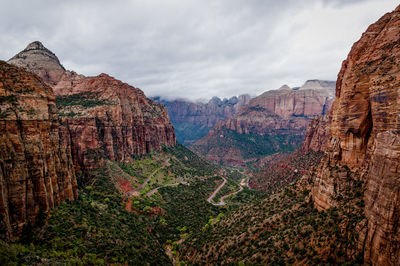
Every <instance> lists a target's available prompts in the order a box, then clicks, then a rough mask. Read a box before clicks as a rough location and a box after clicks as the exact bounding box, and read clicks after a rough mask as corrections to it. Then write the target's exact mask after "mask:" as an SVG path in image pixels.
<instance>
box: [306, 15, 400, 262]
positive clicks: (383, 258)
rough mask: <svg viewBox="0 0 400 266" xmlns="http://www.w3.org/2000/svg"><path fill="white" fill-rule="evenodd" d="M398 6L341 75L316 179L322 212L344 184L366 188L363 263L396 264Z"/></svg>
mask: <svg viewBox="0 0 400 266" xmlns="http://www.w3.org/2000/svg"><path fill="white" fill-rule="evenodd" d="M399 103H400V7H398V8H397V9H396V10H395V11H394V12H392V13H388V14H386V15H384V16H383V17H382V18H381V19H379V21H377V22H376V23H375V24H372V25H371V26H370V27H369V28H368V29H367V31H366V32H365V33H364V34H363V35H362V37H361V39H360V40H359V41H358V42H356V43H355V44H354V45H353V47H352V49H351V51H350V53H349V55H348V57H347V59H346V60H345V61H344V62H343V65H342V68H341V70H340V72H339V75H338V81H337V87H336V100H335V102H334V104H333V109H332V122H331V133H330V137H329V141H328V143H327V148H326V150H327V151H326V154H325V157H324V159H323V161H322V163H321V164H320V166H319V167H318V169H317V170H316V171H315V172H314V175H315V184H314V188H313V190H312V196H313V199H314V203H315V205H316V206H317V207H318V208H319V209H327V208H330V207H332V206H335V205H336V204H337V201H336V200H335V197H336V196H337V195H338V194H340V193H341V192H343V191H345V190H346V189H347V188H346V187H345V186H344V185H343V184H345V182H344V180H345V179H346V178H349V177H351V178H353V179H357V180H361V181H364V184H365V192H364V201H365V218H366V220H365V221H363V222H361V223H360V225H359V229H360V231H359V235H360V240H359V241H360V242H359V245H360V249H361V250H362V251H363V254H364V259H365V262H366V263H372V264H374V265H400V244H399V243H400V119H399V117H400V104H399Z"/></svg>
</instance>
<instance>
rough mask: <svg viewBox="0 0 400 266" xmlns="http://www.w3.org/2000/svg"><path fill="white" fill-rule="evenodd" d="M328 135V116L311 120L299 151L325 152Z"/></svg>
mask: <svg viewBox="0 0 400 266" xmlns="http://www.w3.org/2000/svg"><path fill="white" fill-rule="evenodd" d="M329 133H330V124H329V116H328V115H322V116H319V117H316V118H314V119H312V120H311V121H310V122H309V123H308V127H307V130H306V134H305V136H304V141H303V144H302V146H301V148H300V150H301V151H302V152H304V153H307V152H309V151H325V148H326V144H327V141H328V136H329Z"/></svg>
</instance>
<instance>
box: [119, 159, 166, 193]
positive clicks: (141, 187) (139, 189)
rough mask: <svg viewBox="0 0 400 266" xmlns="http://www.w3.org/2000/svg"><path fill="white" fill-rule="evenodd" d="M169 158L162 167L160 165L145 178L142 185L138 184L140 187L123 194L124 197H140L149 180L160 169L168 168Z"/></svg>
mask: <svg viewBox="0 0 400 266" xmlns="http://www.w3.org/2000/svg"><path fill="white" fill-rule="evenodd" d="M169 165H170V164H169V158H168V159H167V160H166V161H165V163H164V165H162V166H161V167H159V168H157V169H156V170H154V171H153V172H152V173H151V174H150V175H149V176H148V177H147V178H146V180H144V182H143V183H142V184H140V186H138V187H137V188H136V189H135V190H131V191H128V192H126V193H125V196H128V197H130V196H139V195H140V191H142V189H143V188H144V187H145V186H146V185H147V183H149V181H150V180H151V178H152V177H153V176H154V175H155V174H156V173H157V172H158V171H159V170H161V169H163V168H165V167H167V166H169Z"/></svg>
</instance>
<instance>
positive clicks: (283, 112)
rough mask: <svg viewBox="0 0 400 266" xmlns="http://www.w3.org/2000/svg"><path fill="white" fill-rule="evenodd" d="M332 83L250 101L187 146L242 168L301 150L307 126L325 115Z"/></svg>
mask: <svg viewBox="0 0 400 266" xmlns="http://www.w3.org/2000/svg"><path fill="white" fill-rule="evenodd" d="M334 85H335V82H329V81H319V80H310V81H307V82H306V83H305V84H304V85H303V86H302V87H300V88H295V89H291V88H289V87H288V86H286V85H285V86H282V87H281V88H280V89H278V90H271V91H267V92H265V93H263V94H262V95H260V96H258V97H256V98H253V99H252V100H250V102H249V104H247V105H246V106H243V107H242V108H241V110H240V111H239V112H238V113H237V114H236V115H235V116H234V117H232V118H228V119H227V120H226V121H224V122H220V123H217V124H216V125H215V127H214V128H213V129H212V130H211V131H210V132H209V133H208V134H207V136H205V137H204V138H202V139H201V140H199V141H197V142H196V143H195V144H193V145H192V146H191V149H193V150H194V151H196V152H199V153H200V154H202V155H204V156H205V157H206V158H207V159H209V160H211V161H214V162H216V163H219V164H223V165H230V166H236V167H246V165H248V164H252V163H254V162H256V161H257V160H259V159H260V158H262V157H265V156H268V155H271V154H274V153H277V152H288V151H294V150H296V149H297V148H299V147H300V146H301V143H302V141H303V137H304V134H305V131H306V128H307V125H308V122H309V121H310V120H311V119H313V118H315V117H317V116H319V115H321V114H325V113H327V111H328V110H329V107H330V106H331V104H332V101H333V98H334Z"/></svg>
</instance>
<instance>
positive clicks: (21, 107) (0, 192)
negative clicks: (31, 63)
mask: <svg viewBox="0 0 400 266" xmlns="http://www.w3.org/2000/svg"><path fill="white" fill-rule="evenodd" d="M56 110H57V109H56V105H55V97H54V94H53V91H52V89H51V88H50V87H48V86H47V85H45V84H44V83H43V82H42V81H41V79H40V78H39V77H38V76H36V75H34V74H32V73H29V72H26V71H24V70H22V69H20V68H17V67H15V66H12V65H9V64H7V63H5V62H4V61H0V128H1V129H0V216H1V220H0V227H1V233H2V234H3V233H5V235H6V237H8V238H13V237H14V236H17V235H19V234H20V233H21V232H22V229H23V227H24V226H25V225H26V224H27V223H28V222H30V223H35V221H36V219H37V217H38V215H39V213H40V212H46V211H48V210H50V209H52V208H54V206H55V205H57V204H59V203H60V202H62V201H65V200H70V201H72V200H74V199H76V198H77V182H76V178H75V172H74V167H73V163H72V158H71V151H70V149H69V148H68V147H69V143H68V141H69V139H68V138H65V136H66V135H68V134H67V132H66V129H65V128H64V127H62V126H60V125H59V122H58V117H57V115H56Z"/></svg>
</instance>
